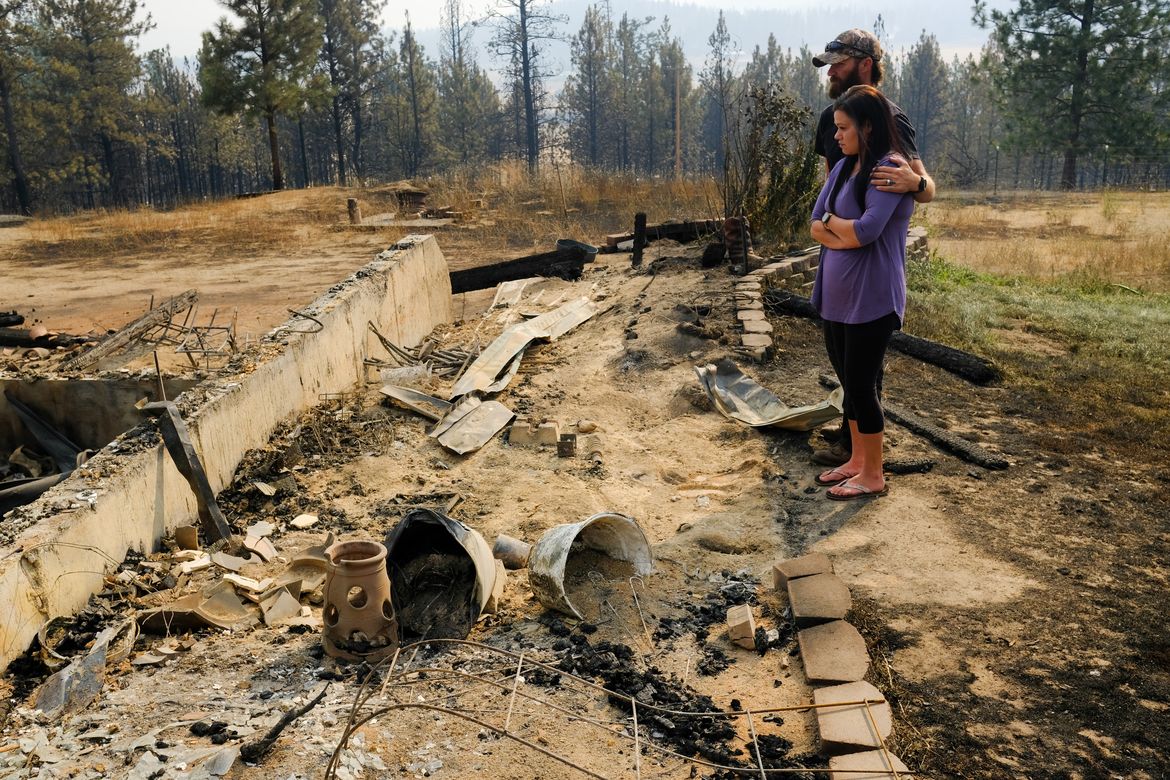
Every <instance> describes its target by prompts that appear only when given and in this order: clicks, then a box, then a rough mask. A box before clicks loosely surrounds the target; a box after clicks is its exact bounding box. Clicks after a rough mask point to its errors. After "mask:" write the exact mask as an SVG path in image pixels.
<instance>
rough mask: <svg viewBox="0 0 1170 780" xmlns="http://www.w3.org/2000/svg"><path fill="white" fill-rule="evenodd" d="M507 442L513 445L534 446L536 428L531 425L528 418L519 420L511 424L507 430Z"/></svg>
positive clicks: (535, 443) (535, 442) (535, 444)
mask: <svg viewBox="0 0 1170 780" xmlns="http://www.w3.org/2000/svg"><path fill="white" fill-rule="evenodd" d="M508 444H511V445H512V446H513V447H535V446H537V441H536V429H535V428H533V427H532V423H531V422H529V421H528V420H520V421H518V422H515V423H513V424H512V429H511V430H510V431H509V432H508Z"/></svg>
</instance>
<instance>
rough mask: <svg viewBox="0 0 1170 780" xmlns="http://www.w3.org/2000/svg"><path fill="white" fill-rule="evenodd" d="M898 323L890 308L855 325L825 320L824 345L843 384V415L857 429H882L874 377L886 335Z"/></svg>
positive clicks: (883, 354) (877, 374)
mask: <svg viewBox="0 0 1170 780" xmlns="http://www.w3.org/2000/svg"><path fill="white" fill-rule="evenodd" d="M901 325H902V323H901V322H900V321H899V320H898V315H897V314H896V313H894V312H890V313H889V314H887V315H886V316H884V317H881V318H879V319H876V320H873V321H871V322H862V323H860V324H857V325H849V324H847V323H844V322H829V321H828V320H825V349H827V350H828V352H829V362H831V363H832V364H833V370H834V371H836V372H837V379H839V380H840V381H841V387H843V388H845V402H844V406H845V419H846V420H856V421H857V430H858V431H859V432H860V433H881V432H882V431H883V430H884V429H885V418H884V416H883V415H882V404H881V401H880V399H879V398H878V378H879V377H880V376H881V370H882V363H883V362H884V361H885V359H886V347H887V346H889V344H890V336H892V335H893V334H894V331H895V330H897V329H898V328H900V327H901Z"/></svg>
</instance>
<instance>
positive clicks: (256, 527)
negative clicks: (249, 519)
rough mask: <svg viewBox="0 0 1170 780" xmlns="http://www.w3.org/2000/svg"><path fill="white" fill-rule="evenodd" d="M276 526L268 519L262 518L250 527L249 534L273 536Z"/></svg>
mask: <svg viewBox="0 0 1170 780" xmlns="http://www.w3.org/2000/svg"><path fill="white" fill-rule="evenodd" d="M275 531H276V526H274V525H273V524H272V523H270V522H268V521H267V520H260V521H259V522H256V523H253V524H252V525H251V526H249V527H248V536H272V534H273V533H275Z"/></svg>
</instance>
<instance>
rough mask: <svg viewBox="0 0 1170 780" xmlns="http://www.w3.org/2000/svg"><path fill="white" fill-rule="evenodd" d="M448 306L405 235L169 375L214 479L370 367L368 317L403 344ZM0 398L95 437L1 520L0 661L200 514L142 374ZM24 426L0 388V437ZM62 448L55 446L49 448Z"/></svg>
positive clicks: (9, 390) (72, 433)
mask: <svg viewBox="0 0 1170 780" xmlns="http://www.w3.org/2000/svg"><path fill="white" fill-rule="evenodd" d="M451 317H452V299H451V285H450V279H449V276H448V270H447V263H446V260H445V259H444V257H443V254H442V252H441V251H440V249H439V247H438V244H437V243H436V241H435V240H434V239H433V238H431V237H417V236H415V237H408V238H406V239H404V240H402V241H400V242H398V243H397V244H396V245H394V246H393V247H391V248H390V249H388V250H386V251H385V252H383V253H381V254H379V255H378V256H377V257H376V258H375V259H374V261H373V262H371V263H369V264H368V265H366V266H364V267H362V268H361V269H359V270H358V271H357V272H355V273H354V274H353V275H351V276H350V277H348V278H347V279H345V280H343V281H341V282H340V283H338V284H337V285H335V286H333V287H332V288H330V289H329V290H328V291H327V292H326V293H325V294H323V295H322V296H321V297H319V298H318V299H317V300H316V301H314V302H312V303H311V304H310V305H308V306H306V307H305V308H303V309H301V310H299V313H298V315H296V316H294V317H293V318H291V319H290V320H288V321H287V322H285V323H284V324H283V325H281V326H279V327H277V328H275V329H274V330H272V331H271V332H269V333H268V334H267V335H266V336H265V337H264V338H263V339H262V340H261V341H260V342H259V343H258V344H256V345H253V346H251V347H249V348H248V349H246V350H244V351H243V352H241V353H238V354H237V355H236V356H235V358H234V359H233V360H232V361H231V362H230V363H229V364H228V366H227V367H226V368H224V369H222V370H220V371H217V372H215V373H214V375H213V376H211V377H210V378H208V379H205V380H203V381H196V380H182V379H180V380H167V381H165V382H164V383H163V390H164V392H165V393H166V395H167V397H168V398H170V399H171V400H172V401H174V403H175V404H176V406H177V408H178V410H179V412H180V413H181V415H182V417H183V419H184V420H185V422H186V425H187V429H188V431H189V435H190V439H191V443H192V444H193V445H194V448H195V450H196V451H197V453H198V455H199V458H200V460H201V462H202V467H203V471H204V472H205V473H206V477H207V481H208V483H209V484H210V487H211V489H212V490H214V491H216V492H218V491H219V490H221V489H223V488H224V487H225V486H226V485H227V484H229V483H230V481H231V478H232V474H233V473H234V471H235V469H236V467H237V465H238V464H239V462H240V460H241V458H242V457H243V455H244V453H245V452H246V451H248V450H249V449H252V448H256V447H259V446H261V445H263V444H264V443H265V442H267V441H268V439H269V438H270V437H271V435H272V433H273V431H274V430H275V429H276V427H277V426H278V425H279V424H280V423H281V422H282V421H284V420H286V419H288V418H290V417H291V416H293V415H295V414H297V413H299V412H301V411H303V410H305V409H307V408H310V407H312V406H314V405H316V404H317V403H319V401H320V399H321V397H322V396H323V395H328V394H335V393H342V392H346V391H349V390H351V389H352V388H353V387H354V386H355V385H358V384H359V383H362V382H364V381H365V380H366V378H367V374H366V372H367V368H366V366H365V364H364V360H365V358H366V356H367V354H368V348H369V347H370V346H371V343H370V342H371V340H372V339H373V338H374V337H373V336H372V335H371V334H370V328H369V327H368V326H369V325H370V324H373V325H374V326H375V327H376V328H377V330H378V331H379V332H380V333H382V334H384V335H385V336H386V337H387V338H390V339H392V340H393V341H394V342H396V343H398V344H403V345H414V344H417V343H419V342H420V341H421V340H422V339H423V337H425V336H426V335H427V334H428V333H430V332H431V331H432V329H433V328H434V327H435V326H436V325H438V324H440V323H444V322H448V321H450V320H451ZM0 385H2V386H3V389H4V391H5V394H6V397H7V398H8V399H16V403H17V404H20V403H22V402H23V404H24V405H25V406H27V407H28V408H30V409H34V410H35V411H36V412H37V413H38V415H39V416H40V417H42V418H43V419H44V420H45V422H47V423H49V425H50V427H52V428H53V429H55V430H56V431H58V432H60V433H62V434H64V436H65V438H67V439H68V440H69V441H70V442H71V443H72V444H73V445H75V446H76V448H77V449H78V450H79V451H80V450H84V451H93V454H92V456H88V457H87V458H85V459H84V462H83V463H81V464H80V465H75V468H74V469H73V470H72V473H69V474H68V476H67V477H65V478H63V479H61V480H60V481H59V482H58V483H57V484H55V485H53V486H52V487H50V488H49V489H47V490H46V491H45V492H44V493H43V494H42V495H40V497H39V498H37V499H36V500H35V501H32V502H31V503H28V504H25V505H23V506H18V507H16V508H14V509H12V510H11V511H10V512H8V514H7V515H5V516H4V518H3V519H2V520H0V601H2V602H3V603H4V604H5V605H6V606H5V607H4V611H5V616H4V619H3V620H2V621H0V667H4V666H7V665H8V663H9V662H10V661H12V659H13V658H15V657H16V656H18V655H19V654H21V653H22V652H23V651H24V650H25V648H27V647H28V646H29V643H30V642H31V641H32V640H33V638H34V637H35V636H36V634H37V631H38V629H39V628H40V627H41V626H42V625H43V624H44V623H45V621H46V620H48V619H50V618H52V617H54V616H57V615H64V614H71V613H72V612H74V611H75V610H77V609H79V608H80V607H81V606H83V605H84V604H85V602H86V600H87V599H88V598H89V596H90V594H91V593H93V592H95V591H96V590H97V589H99V587H100V586H101V584H102V582H103V578H104V576H105V573H106V572H108V571H110V570H111V568H112V567H115V566H116V565H117V564H118V563H119V562H120V561H121V560H122V558H123V557H124V555H125V554H126V551H127V550H141V551H150V550H153V549H154V548H155V546H156V544H157V543H158V541H159V540H160V539H161V538H162V537H163V536H165V535H166V534H167V533H169V532H170V531H171V530H172V529H174V528H175V527H177V526H180V525H184V524H188V523H190V522H191V521H192V518H194V517H195V516H196V514H197V509H198V506H197V499H196V495H195V493H194V492H193V491H192V490H191V487H190V486H189V484H188V483H187V481H186V479H185V478H184V477H183V476H182V474H180V472H179V471H178V469H177V468H176V467H175V464H174V462H173V461H172V459H171V457H170V456H169V454H168V452H167V450H166V448H165V447H164V445H163V443H162V442H161V441H160V437H159V434H158V429H157V427H156V424H155V422H153V421H152V420H151V419H149V418H148V417H147V416H146V415H145V414H143V413H142V411H140V410H139V409H137V408H136V403H137V402H139V401H141V400H143V399H147V400H149V401H157V400H159V399H158V398H157V395H158V389H157V383H156V381H155V380H154V379H153V378H147V379H144V380H141V381H140V380H129V379H127V380H106V379H102V378H92V379H75V380H67V379H60V380H56V379H44V380H40V381H29V380H28V379H27V378H26V377H8V378H6V377H3V376H0ZM31 434H32V432H31V431H29V430H28V426H27V424H26V423H25V422H24V421H23V420H22V419H21V418H20V415H19V414H18V413H17V412H16V411H14V404H13V403H11V402H9V401H5V400H0V449H3V450H4V451H6V452H7V451H11V450H12V449H15V447H17V446H20V445H21V444H22V443H23V442H26V441H28V439H29V437H30V435H31ZM59 459H63V456H62V458H59Z"/></svg>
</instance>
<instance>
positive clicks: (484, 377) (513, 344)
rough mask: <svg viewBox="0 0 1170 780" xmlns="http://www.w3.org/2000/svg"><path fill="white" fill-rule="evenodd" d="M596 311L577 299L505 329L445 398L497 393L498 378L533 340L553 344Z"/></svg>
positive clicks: (499, 388) (499, 387)
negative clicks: (479, 392) (551, 342)
mask: <svg viewBox="0 0 1170 780" xmlns="http://www.w3.org/2000/svg"><path fill="white" fill-rule="evenodd" d="M597 311H598V309H597V305H596V304H595V303H593V302H592V301H590V300H589V299H588V298H578V299H577V300H575V301H569V302H568V303H566V304H565V305H563V306H561V307H559V308H557V309H554V310H553V311H550V312H547V313H545V314H542V315H540V316H539V317H534V318H532V319H530V320H527V321H525V322H518V323H516V324H515V325H512V326H510V327H508V328H505V329H504V332H503V333H501V334H500V335H499V337H498V338H496V340H495V341H493V342H492V343H491V344H489V345H488V346H487V349H485V350H484V351H483V352H481V353H480V355H479V357H477V358H476V359H475V361H474V362H473V363H472V364H471V366H469V367H468V369H467V371H466V372H465V373H464V374H463V376H462V377H460V378H459V381H458V382H456V383H455V386H454V387H453V388H451V394H450V395H449V396H448V397H449V398H452V399H454V398H458V397H459V396H461V395H467V394H468V393H473V392H476V391H481V392H485V391H487V390H488V388H489V387H491V388H493V389H492V392H499V391H500V390H502V389H503V386H500V385H499V382H498V381H497V380H499V379H500V378H501V377H500V375H501V374H502V373H503V372H504V371H505V370H506V369H508V368H509V365H510V364H511V363H512V361H513V360H514V359H515V357H516V355H517V354H519V353H520V352H522V351H523V350H524V348H525V347H527V346H528V345H529V344H530V343H531V342H533V341H535V340H537V339H547V340H549V341H555V340H557V339H558V338H560V337H561V336H563V335H564V334H566V333H568V332H569V331H570V330H572V329H573V328H575V327H577V326H578V325H580V324H581V323H583V322H585V321H586V320H588V319H589V318H590V317H592V316H593V315H595V314H597ZM509 380H510V377H509ZM505 384H506V383H505Z"/></svg>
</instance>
